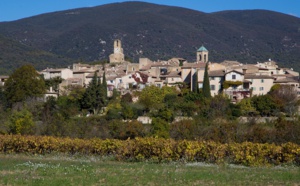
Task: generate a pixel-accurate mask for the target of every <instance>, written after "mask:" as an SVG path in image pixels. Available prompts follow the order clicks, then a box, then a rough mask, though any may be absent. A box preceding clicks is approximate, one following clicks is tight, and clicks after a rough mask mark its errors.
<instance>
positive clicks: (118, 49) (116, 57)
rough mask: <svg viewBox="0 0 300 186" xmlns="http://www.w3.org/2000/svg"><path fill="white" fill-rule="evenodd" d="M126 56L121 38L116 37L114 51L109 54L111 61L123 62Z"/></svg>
mask: <svg viewBox="0 0 300 186" xmlns="http://www.w3.org/2000/svg"><path fill="white" fill-rule="evenodd" d="M124 57H125V56H124V54H123V48H122V43H121V40H119V39H116V40H115V41H114V53H113V54H110V55H109V62H110V63H122V62H124V61H125V60H124Z"/></svg>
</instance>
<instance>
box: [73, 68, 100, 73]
mask: <svg viewBox="0 0 300 186" xmlns="http://www.w3.org/2000/svg"><path fill="white" fill-rule="evenodd" d="M95 71H96V70H91V69H82V70H77V71H73V74H81V73H92V72H95Z"/></svg>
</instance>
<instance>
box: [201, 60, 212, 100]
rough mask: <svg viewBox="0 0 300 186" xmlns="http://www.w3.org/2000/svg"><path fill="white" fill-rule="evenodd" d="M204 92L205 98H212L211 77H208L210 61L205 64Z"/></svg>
mask: <svg viewBox="0 0 300 186" xmlns="http://www.w3.org/2000/svg"><path fill="white" fill-rule="evenodd" d="M202 92H203V96H204V97H205V98H210V97H211V94H210V84H209V77H208V63H206V66H205V71H204V78H203V89H202Z"/></svg>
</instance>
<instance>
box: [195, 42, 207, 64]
mask: <svg viewBox="0 0 300 186" xmlns="http://www.w3.org/2000/svg"><path fill="white" fill-rule="evenodd" d="M197 62H204V63H207V62H208V50H207V49H206V48H205V47H204V46H203V45H202V46H201V47H200V48H199V49H198V50H197Z"/></svg>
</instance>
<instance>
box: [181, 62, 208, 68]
mask: <svg viewBox="0 0 300 186" xmlns="http://www.w3.org/2000/svg"><path fill="white" fill-rule="evenodd" d="M205 66H206V63H203V62H195V63H184V64H183V66H182V67H181V68H205Z"/></svg>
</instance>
